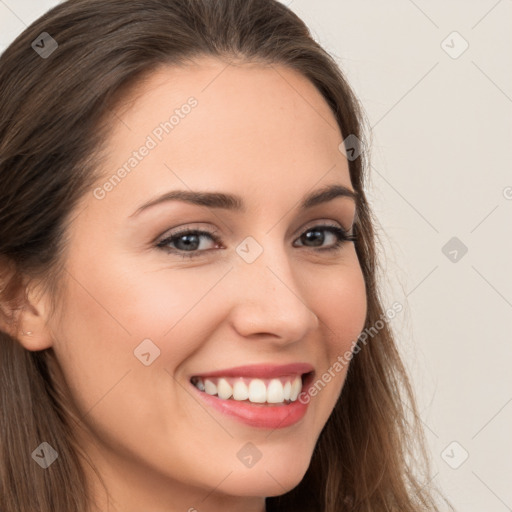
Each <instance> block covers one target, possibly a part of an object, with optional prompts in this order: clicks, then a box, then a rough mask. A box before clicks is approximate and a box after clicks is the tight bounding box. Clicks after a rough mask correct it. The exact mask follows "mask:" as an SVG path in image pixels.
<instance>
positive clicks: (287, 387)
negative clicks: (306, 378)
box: [283, 381, 292, 400]
mask: <svg viewBox="0 0 512 512" xmlns="http://www.w3.org/2000/svg"><path fill="white" fill-rule="evenodd" d="M291 390H292V384H291V382H290V381H287V382H286V384H285V385H284V387H283V398H284V399H285V400H290V392H291Z"/></svg>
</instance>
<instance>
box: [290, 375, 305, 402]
mask: <svg viewBox="0 0 512 512" xmlns="http://www.w3.org/2000/svg"><path fill="white" fill-rule="evenodd" d="M301 388H302V382H301V380H300V379H295V380H294V381H293V382H292V389H291V391H290V400H291V401H292V402H295V400H297V397H298V396H299V393H300V390H301Z"/></svg>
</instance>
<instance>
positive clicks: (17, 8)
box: [0, 0, 512, 512]
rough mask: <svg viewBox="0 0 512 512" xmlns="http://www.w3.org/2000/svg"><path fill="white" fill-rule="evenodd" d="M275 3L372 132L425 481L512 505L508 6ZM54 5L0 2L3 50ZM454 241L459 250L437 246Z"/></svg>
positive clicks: (378, 207) (464, 507)
mask: <svg viewBox="0 0 512 512" xmlns="http://www.w3.org/2000/svg"><path fill="white" fill-rule="evenodd" d="M283 3H286V4H288V5H289V6H290V7H291V8H292V9H293V10H294V11H295V12H296V13H297V14H298V15H299V16H300V17H301V18H302V19H303V20H304V21H305V22H306V23H307V24H308V26H309V27H310V28H311V30H312V32H313V34H314V37H315V38H316V39H317V40H318V41H319V42H320V43H321V44H322V45H323V46H324V47H325V48H326V49H327V50H328V51H329V52H330V53H331V54H333V55H334V56H335V57H336V59H337V61H338V62H339V63H340V65H341V66H342V69H343V70H344V72H345V73H346V75H347V77H348V79H349V81H350V83H351V84H352V86H353V88H354V89H355V91H356V94H357V95H358V97H359V98H360V100H361V101H362V103H363V106H364V108H365V110H366V113H367V116H368V120H369V123H370V125H371V127H372V130H371V131H372V136H373V144H372V148H371V162H372V168H371V178H370V183H369V188H368V193H369V197H370V200H371V202H372V204H373V206H374V209H375V212H376V214H377V217H378V220H379V236H380V239H381V242H382V250H381V253H382V263H383V264H382V279H383V281H384V283H385V286H386V303H385V307H387V306H390V305H391V304H392V303H393V302H394V301H399V302H401V303H402V304H403V305H404V307H405V309H404V312H403V313H401V314H400V315H399V316H398V317H397V318H396V319H395V320H393V321H392V326H393V328H394V329H395V332H396V333H397V335H398V342H399V345H400V347H401V349H402V352H403V354H404V358H405V362H406V364H407V366H408V367H409V369H410V372H411V376H412V379H413V384H414V386H415V389H416V390H417V395H418V400H419V405H420V413H421V418H422V421H423V423H424V425H425V430H426V436H427V440H428V442H429V446H430V449H431V453H432V460H433V466H434V475H435V477H434V478H435V481H436V483H437V484H438V486H439V487H440V488H441V489H442V490H444V491H445V493H446V494H447V496H448V497H449V499H450V500H451V501H452V503H453V504H454V505H455V507H456V509H457V510H459V511H464V512H482V511H485V512H504V511H506V510H511V511H512V486H511V485H510V484H511V483H512V441H511V436H510V432H511V431H512V429H511V426H512V372H511V370H510V363H511V361H512V344H511V332H512V329H511V328H512V321H511V320H512V272H511V264H510V262H511V261H512V242H511V235H512V172H511V162H512V144H511V143H512V137H511V136H512V67H511V64H510V63H511V62H512V60H511V57H512V1H511V0H499V1H496V0H473V1H467V0H466V1H463V0H459V1H454V0H450V1H443V0H435V1H434V0H432V1H426V0H415V1H413V0H388V1H386V2H383V1H377V0H360V1H357V2H356V1H351V2H349V1H339V0H338V1H336V0H315V1H312V0H292V1H291V2H290V1H283ZM56 4H57V2H55V1H53V2H52V1H44V0H0V51H2V50H3V49H4V48H5V47H6V46H7V45H8V44H9V43H10V42H11V41H12V40H13V39H14V38H15V37H16V36H17V35H18V34H19V33H20V32H21V31H22V30H23V29H24V28H25V27H26V26H27V25H29V24H30V23H31V22H32V21H33V20H35V19H36V18H37V17H39V16H40V15H41V14H43V13H44V12H45V11H46V10H47V9H48V8H50V7H51V6H53V5H56ZM454 31H455V32H458V34H459V35H460V36H459V35H457V34H455V35H454V34H452V33H453V32H454ZM443 41H444V43H443ZM466 43H467V44H468V45H469V46H468V48H467V49H466V51H464V52H463V53H462V54H460V55H458V54H459V53H460V52H461V50H462V49H463V48H464V46H465V44H466ZM455 57H456V58H455ZM452 237H457V238H458V239H459V241H460V242H461V243H463V244H464V245H465V246H466V247H467V249H468V252H467V253H466V254H465V255H462V252H461V251H460V249H457V248H456V247H449V248H448V249H447V250H445V252H447V253H449V252H450V251H452V252H451V254H448V256H449V257H447V256H445V254H444V253H443V252H442V248H443V247H444V246H445V244H446V243H447V242H448V241H449V240H450V239H451V238H452ZM453 250H456V251H457V253H454V252H453ZM450 258H451V259H453V258H456V261H451V260H450ZM506 432H508V435H507V434H506ZM454 441H455V442H456V444H452V443H453V442H454ZM466 453H467V455H468V458H467V460H465V461H464V462H463V463H462V464H461V462H462V461H463V458H464V457H465V456H466ZM457 466H458V468H457V469H455V467H457Z"/></svg>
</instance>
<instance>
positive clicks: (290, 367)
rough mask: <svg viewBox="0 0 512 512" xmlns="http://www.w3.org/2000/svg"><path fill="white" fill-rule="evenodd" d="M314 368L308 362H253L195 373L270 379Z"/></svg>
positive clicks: (209, 375)
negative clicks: (276, 363)
mask: <svg viewBox="0 0 512 512" xmlns="http://www.w3.org/2000/svg"><path fill="white" fill-rule="evenodd" d="M313 370H314V368H313V366H311V365H310V364H309V363H291V364H282V365H275V364H254V365H247V366H237V367H234V368H226V369H224V370H217V371H214V372H207V373H197V374H195V376H196V377H203V378H207V377H250V378H253V379H257V378H260V379H272V378H274V377H281V376H284V375H302V374H303V373H309V372H312V371H313Z"/></svg>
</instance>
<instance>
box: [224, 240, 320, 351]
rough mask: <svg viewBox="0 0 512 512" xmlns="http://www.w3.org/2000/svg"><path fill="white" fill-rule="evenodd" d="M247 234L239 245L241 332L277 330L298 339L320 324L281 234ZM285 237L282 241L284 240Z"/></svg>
mask: <svg viewBox="0 0 512 512" xmlns="http://www.w3.org/2000/svg"><path fill="white" fill-rule="evenodd" d="M260 238H261V240H262V242H261V243H260V242H258V241H257V240H256V239H254V238H252V237H247V238H246V239H245V240H244V241H243V242H242V243H241V244H240V245H239V246H238V247H237V253H238V255H239V257H240V259H239V260H238V261H237V264H236V268H235V272H234V274H235V275H233V279H235V280H236V282H237V283H238V290H237V301H236V306H235V312H234V316H233V318H234V322H235V326H236V328H237V330H238V331H239V332H240V334H243V335H245V336H247V335H249V334H262V333H267V334H274V335H277V336H278V337H280V338H282V339H283V340H288V341H296V340H298V339H301V338H303V337H305V336H306V334H307V332H308V331H309V330H312V329H315V328H316V327H317V325H318V318H317V316H316V314H315V313H314V312H313V311H312V309H311V306H310V305H309V304H308V303H307V296H306V295H305V293H304V292H305V291H304V289H303V288H302V287H301V286H300V283H298V282H297V279H300V277H299V276H297V274H296V272H294V271H293V269H292V268H291V264H290V260H289V256H288V254H287V252H286V251H285V246H284V244H283V243H282V238H279V236H264V235H262V236H261V237H260ZM280 240H281V241H280Z"/></svg>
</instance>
